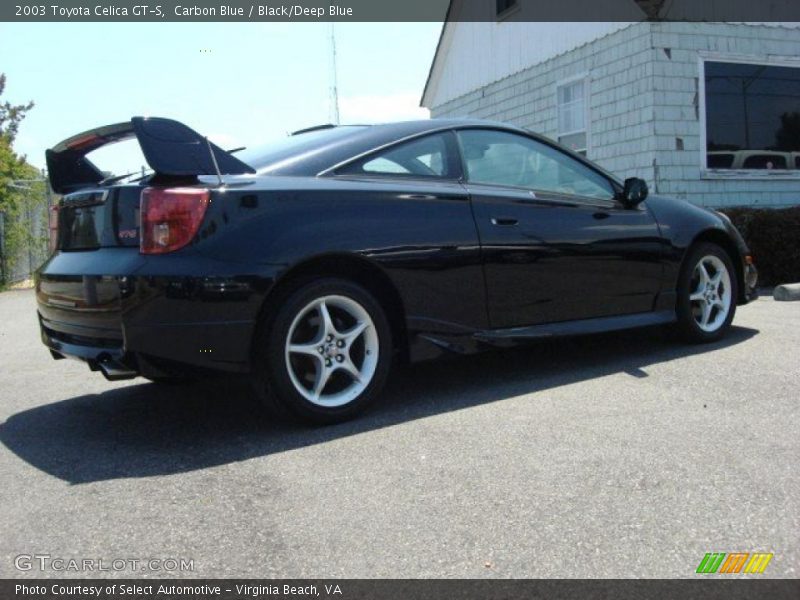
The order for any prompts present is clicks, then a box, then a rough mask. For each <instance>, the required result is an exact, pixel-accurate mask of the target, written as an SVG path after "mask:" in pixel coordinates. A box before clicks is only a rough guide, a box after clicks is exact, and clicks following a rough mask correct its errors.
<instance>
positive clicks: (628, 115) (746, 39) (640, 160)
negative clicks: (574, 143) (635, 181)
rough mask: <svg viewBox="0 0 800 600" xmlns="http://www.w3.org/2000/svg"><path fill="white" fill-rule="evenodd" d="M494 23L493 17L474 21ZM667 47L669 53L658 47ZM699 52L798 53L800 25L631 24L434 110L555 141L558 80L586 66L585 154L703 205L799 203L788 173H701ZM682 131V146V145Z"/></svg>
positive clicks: (799, 186) (799, 190)
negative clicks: (770, 175)
mask: <svg viewBox="0 0 800 600" xmlns="http://www.w3.org/2000/svg"><path fill="white" fill-rule="evenodd" d="M478 25H482V26H484V27H489V28H491V27H496V25H495V24H492V23H482V24H478ZM665 48H669V49H670V53H671V58H670V57H668V56H667V54H666V53H665V52H664V49H665ZM701 52H715V53H727V54H739V55H747V56H752V57H759V56H760V57H765V56H767V55H780V56H784V57H787V56H788V57H792V56H794V57H800V30H798V29H797V28H788V27H773V26H763V25H758V26H756V25H746V24H721V23H636V24H633V25H629V26H627V27H626V28H625V29H622V30H619V31H616V32H613V33H610V34H608V35H605V36H604V37H601V38H600V39H597V40H595V41H593V42H591V43H588V44H585V45H583V46H581V47H579V48H576V49H574V50H571V51H569V52H566V53H564V54H560V55H558V56H555V57H553V58H550V59H549V60H546V61H544V62H541V63H539V64H537V65H535V66H533V67H530V68H528V69H524V70H522V71H519V72H516V73H514V74H512V75H509V76H507V77H505V78H503V79H501V80H499V81H496V82H494V83H491V84H489V85H485V86H483V87H479V88H477V89H473V91H471V92H468V93H465V94H462V95H461V96H459V97H457V98H455V99H452V100H450V101H448V102H443V103H441V104H434V105H432V106H431V107H430V108H431V116H433V117H434V118H435V117H460V116H470V117H478V118H485V119H493V120H497V121H504V122H509V123H514V124H516V125H519V126H522V127H527V128H529V129H532V130H534V131H537V132H539V133H542V134H544V135H547V136H549V137H551V138H553V139H555V138H556V135H557V115H556V87H557V84H558V82H559V81H562V80H564V79H568V78H569V77H572V76H574V75H577V74H581V73H587V74H588V81H589V93H590V101H589V119H590V126H589V151H588V156H589V158H591V159H592V160H594V161H596V162H597V163H598V164H600V165H601V166H603V167H604V168H606V169H608V170H609V171H611V172H613V173H615V174H616V175H618V176H620V177H621V178H624V177H631V176H636V177H643V178H644V179H646V180H647V182H648V184H649V185H650V187H651V190H653V191H655V192H658V193H662V194H669V195H673V196H677V197H680V198H684V199H686V200H690V201H692V202H694V203H697V204H700V205H705V206H715V207H718V206H734V205H752V204H757V205H763V206H786V205H794V204H800V177H798V178H797V179H791V180H781V181H776V180H768V179H764V178H762V179H743V178H730V177H729V178H725V179H710V178H703V174H702V172H701V171H702V170H701V152H702V151H703V149H702V148H701V147H700V146H701V123H702V117H701V115H700V114H699V111H700V106H699V93H698V92H699V89H698V85H699V84H700V82H699V79H698V78H699V55H700V53H701ZM676 138H681V140H682V143H683V150H678V149H677V147H678V142H677V141H676Z"/></svg>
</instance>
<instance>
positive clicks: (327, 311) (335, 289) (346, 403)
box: [255, 279, 392, 423]
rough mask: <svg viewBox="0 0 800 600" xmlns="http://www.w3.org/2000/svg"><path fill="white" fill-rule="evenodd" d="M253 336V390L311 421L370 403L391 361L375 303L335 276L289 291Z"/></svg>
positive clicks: (348, 414)
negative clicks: (258, 334)
mask: <svg viewBox="0 0 800 600" xmlns="http://www.w3.org/2000/svg"><path fill="white" fill-rule="evenodd" d="M257 343H258V344H259V347H258V348H256V365H255V366H256V374H255V378H256V386H257V391H259V393H260V395H261V396H262V397H263V399H265V400H267V402H268V404H270V405H272V407H273V408H277V409H278V412H279V413H285V412H289V413H291V414H292V415H294V416H296V417H299V418H301V419H304V420H308V421H313V422H316V423H335V422H339V421H344V420H346V419H349V418H352V417H353V416H355V415H356V414H358V413H359V412H361V411H363V410H364V409H365V408H367V407H368V406H369V405H370V404H371V403H372V402H374V401H375V399H376V398H377V396H378V394H379V393H380V391H381V389H382V388H383V385H384V383H385V381H386V377H387V374H388V371H389V366H390V364H391V354H392V352H391V349H392V342H391V330H390V327H389V323H388V321H387V319H386V315H385V313H384V311H383V309H382V308H381V306H380V304H379V303H378V302H377V301H376V300H375V298H373V296H372V295H371V294H370V293H369V292H367V291H366V290H365V289H364V288H362V287H361V286H359V285H356V284H355V283H352V282H349V281H344V280H339V279H324V280H318V281H312V282H311V283H308V284H306V285H303V286H302V287H300V288H299V289H297V290H296V291H295V292H294V293H292V294H291V295H289V297H288V298H287V299H286V301H285V302H283V303H282V305H281V306H280V308H279V309H278V312H277V314H276V315H275V318H274V319H273V320H272V322H271V323H270V324H269V325H268V326H267V327H266V330H265V332H264V333H263V335H262V336H260V339H259V340H258V342H257Z"/></svg>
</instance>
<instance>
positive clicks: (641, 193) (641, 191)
mask: <svg viewBox="0 0 800 600" xmlns="http://www.w3.org/2000/svg"><path fill="white" fill-rule="evenodd" d="M647 194H648V189H647V183H646V182H645V180H644V179H639V178H638V177H628V178H627V179H626V180H625V187H624V188H623V189H622V194H620V198H619V199H620V200H621V201H622V203H623V204H624V205H625V206H626V207H628V208H633V207H634V206H638V205H639V204H641V203H642V202H644V200H645V198H647Z"/></svg>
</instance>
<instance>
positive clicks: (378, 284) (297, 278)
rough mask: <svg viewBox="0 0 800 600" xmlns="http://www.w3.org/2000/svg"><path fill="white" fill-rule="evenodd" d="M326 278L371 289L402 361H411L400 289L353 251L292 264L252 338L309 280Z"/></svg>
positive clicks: (263, 308) (271, 294)
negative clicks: (386, 320) (384, 312)
mask: <svg viewBox="0 0 800 600" xmlns="http://www.w3.org/2000/svg"><path fill="white" fill-rule="evenodd" d="M323 277H339V278H342V279H346V280H348V281H352V282H354V283H357V284H358V285H360V286H362V287H363V288H364V289H366V290H367V291H368V292H370V293H371V294H372V295H373V296H374V297H375V299H376V300H377V301H378V303H379V304H380V305H381V307H382V308H383V309H384V311H386V318H387V319H388V321H389V326H390V327H391V330H392V343H393V345H394V348H395V351H396V352H397V353H398V355H399V357H400V359H401V360H403V361H404V362H407V361H408V336H407V332H406V322H405V308H404V304H403V300H402V297H401V296H400V292H399V291H398V290H397V287H396V286H395V285H394V283H393V282H392V280H391V279H390V277H389V276H388V275H387V274H386V272H385V271H384V270H383V269H382V268H381V267H380V266H378V265H377V264H375V263H374V262H373V261H371V260H369V259H368V258H365V257H363V256H360V255H357V254H352V253H343V252H337V253H326V254H321V255H317V256H313V257H310V258H306V259H303V260H302V261H300V262H298V263H296V264H294V265H292V266H290V267H289V268H287V269H286V270H285V271H284V272H282V273H281V274H280V276H279V277H278V278H277V279H276V280H275V282H274V283H273V284H272V286H271V288H270V290H269V292H268V293H267V295H266V297H265V298H264V301H263V302H262V305H261V309H260V310H259V313H258V319H257V326H256V327H257V330H256V332H255V334H254V335H253V339H252V341H251V349H250V350H251V351H250V355H251V356H253V352H254V351H255V348H253V344H254V343H255V340H257V339H259V337H260V333H261V331H262V328H264V327H269V326H270V324H271V319H272V315H274V314H275V308H276V307H277V306H278V305H280V303H281V301H283V300H284V299H285V298H287V297H288V296H289V295H290V294H291V293H292V292H294V291H295V290H296V289H297V288H299V287H300V286H302V285H304V284H305V283H306V282H308V281H312V280H314V279H317V278H323Z"/></svg>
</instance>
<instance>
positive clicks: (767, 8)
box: [0, 0, 800, 23]
mask: <svg viewBox="0 0 800 600" xmlns="http://www.w3.org/2000/svg"><path fill="white" fill-rule="evenodd" d="M498 10H500V11H501V12H500V13H499V14H498ZM443 20H449V21H470V22H493V21H497V22H512V21H527V22H537V21H538V22H580V21H583V22H589V21H616V22H636V21H644V20H657V21H696V22H700V21H717V22H718V21H729V22H730V21H732V22H736V21H746V22H769V23H781V22H798V21H800V2H798V0H769V2H766V1H762V0H515V1H512V3H511V4H510V5H509V3H508V2H504V3H502V4H501V3H498V2H497V0H38V1H37V0H4V1H3V2H1V3H0V21H8V22H170V21H171V22H194V21H198V22H202V21H210V22H248V21H251V22H270V21H272V22H291V21H297V22H320V21H324V22H333V21H335V22H402V21H407V22H411V21H419V22H422V21H428V22H441V21H443Z"/></svg>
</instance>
